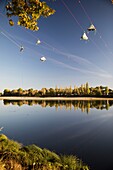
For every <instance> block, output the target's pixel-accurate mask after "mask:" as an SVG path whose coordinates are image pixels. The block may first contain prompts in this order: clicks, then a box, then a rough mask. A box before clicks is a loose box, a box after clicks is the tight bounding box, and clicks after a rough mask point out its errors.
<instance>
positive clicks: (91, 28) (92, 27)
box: [87, 24, 96, 31]
mask: <svg viewBox="0 0 113 170" xmlns="http://www.w3.org/2000/svg"><path fill="white" fill-rule="evenodd" d="M87 30H88V31H96V28H95V26H94V25H93V24H91V25H90V26H89V28H88V29H87Z"/></svg>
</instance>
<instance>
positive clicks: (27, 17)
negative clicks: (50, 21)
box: [6, 0, 55, 31]
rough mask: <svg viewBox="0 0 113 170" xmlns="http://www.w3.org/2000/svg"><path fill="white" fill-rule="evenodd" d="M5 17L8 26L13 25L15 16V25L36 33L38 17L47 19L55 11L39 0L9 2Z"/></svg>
mask: <svg viewBox="0 0 113 170" xmlns="http://www.w3.org/2000/svg"><path fill="white" fill-rule="evenodd" d="M6 11H7V13H6V15H7V17H9V18H11V19H9V24H10V25H11V26H13V25H14V20H13V19H12V18H14V16H16V17H17V18H18V19H17V24H18V25H20V26H24V27H25V28H27V29H30V30H34V31H37V30H38V29H39V27H38V20H39V19H40V17H48V16H50V15H52V14H54V13H55V10H54V9H52V8H50V7H49V6H48V5H47V4H46V2H41V1H40V0H10V1H9V2H8V3H7V5H6Z"/></svg>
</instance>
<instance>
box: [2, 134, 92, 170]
mask: <svg viewBox="0 0 113 170" xmlns="http://www.w3.org/2000/svg"><path fill="white" fill-rule="evenodd" d="M0 170H89V167H88V166H87V165H84V164H83V162H82V161H81V160H79V159H78V158H77V157H76V156H73V155H60V156H59V155H57V154H56V153H55V152H51V151H49V150H47V149H45V148H44V149H41V148H39V147H38V146H36V145H34V144H33V145H29V146H23V145H22V144H20V143H18V142H16V141H13V140H10V139H9V138H8V137H7V136H5V135H4V134H0Z"/></svg>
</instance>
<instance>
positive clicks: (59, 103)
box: [4, 100, 113, 113]
mask: <svg viewBox="0 0 113 170" xmlns="http://www.w3.org/2000/svg"><path fill="white" fill-rule="evenodd" d="M9 104H12V105H18V106H22V105H24V104H26V105H29V106H32V105H40V106H42V107H55V108H56V110H57V109H58V108H60V109H62V108H63V109H65V110H71V109H73V108H74V110H75V111H76V110H78V109H81V111H82V112H86V113H89V112H90V109H92V108H96V109H100V110H103V109H105V110H109V108H110V107H111V106H113V100H4V105H9Z"/></svg>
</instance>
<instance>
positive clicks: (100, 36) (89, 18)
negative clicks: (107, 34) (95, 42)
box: [78, 0, 113, 54]
mask: <svg viewBox="0 0 113 170" xmlns="http://www.w3.org/2000/svg"><path fill="white" fill-rule="evenodd" d="M78 2H79V4H80V6H81V8H82V10H83V11H84V13H85V15H86V17H87V18H88V20H89V21H90V23H91V24H93V22H92V19H91V17H90V16H89V15H88V13H87V12H86V9H85V7H84V6H83V4H82V2H81V1H80V0H78ZM96 32H97V34H98V35H99V38H100V39H101V40H102V41H103V43H104V45H105V47H106V48H107V49H108V50H109V52H110V54H113V53H112V51H111V49H110V47H109V46H108V44H107V43H106V41H105V40H104V39H103V37H102V35H101V34H100V33H99V31H98V30H97V28H96Z"/></svg>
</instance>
